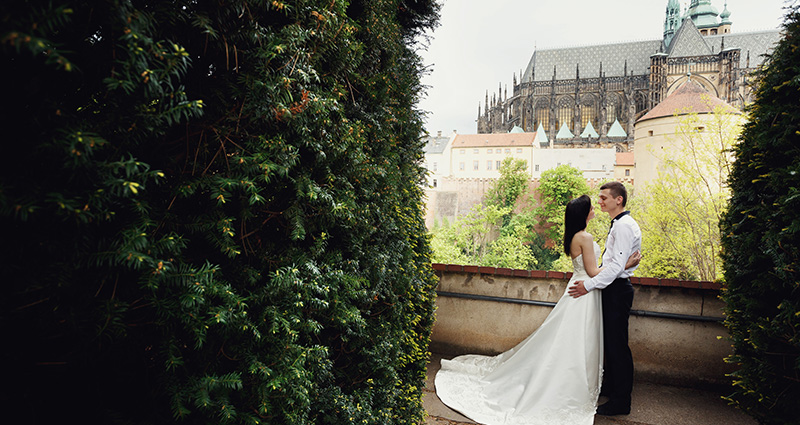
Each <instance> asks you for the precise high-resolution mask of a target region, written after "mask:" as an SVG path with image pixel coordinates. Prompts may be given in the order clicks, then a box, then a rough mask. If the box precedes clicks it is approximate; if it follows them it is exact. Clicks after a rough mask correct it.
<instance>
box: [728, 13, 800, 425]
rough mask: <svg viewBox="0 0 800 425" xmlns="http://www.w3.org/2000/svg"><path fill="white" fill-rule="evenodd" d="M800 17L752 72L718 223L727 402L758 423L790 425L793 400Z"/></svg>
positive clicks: (799, 384) (799, 310) (799, 249)
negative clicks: (750, 99) (730, 366)
mask: <svg viewBox="0 0 800 425" xmlns="http://www.w3.org/2000/svg"><path fill="white" fill-rule="evenodd" d="M798 64H800V12H798V9H797V6H794V7H792V8H790V9H789V10H788V13H787V17H786V21H785V24H784V30H783V37H782V40H781V41H780V42H779V44H778V45H777V46H776V48H775V50H774V51H773V53H772V54H771V55H770V57H769V58H768V59H767V61H766V63H765V67H764V68H763V69H762V70H761V71H760V74H759V79H758V86H757V90H756V100H755V102H754V103H753V104H752V105H751V106H750V107H748V114H749V121H748V123H747V124H746V125H745V127H744V131H743V133H742V136H741V139H740V141H739V143H738V145H737V146H736V147H735V149H734V154H735V162H734V164H733V168H732V170H731V175H730V184H731V189H732V192H733V196H732V198H731V203H730V208H729V210H728V212H727V214H726V215H725V217H724V219H723V220H722V222H721V233H722V245H723V260H724V265H725V281H726V288H725V290H724V291H723V298H724V300H725V302H726V304H727V306H726V316H727V318H726V321H725V324H726V325H727V327H728V329H729V330H730V334H731V340H732V342H733V347H734V354H733V355H732V356H731V357H730V358H729V359H728V360H729V361H730V362H731V363H734V364H736V365H737V370H736V372H734V373H733V375H732V377H733V385H734V388H735V392H734V393H733V394H732V395H731V396H730V397H729V399H730V400H731V401H732V402H733V403H734V404H735V405H737V406H738V407H740V408H741V409H743V410H744V411H745V412H747V413H748V414H750V415H752V416H753V417H755V418H756V419H758V421H759V422H760V423H762V424H798V423H800V421H799V420H798V418H799V417H800V416H798V413H797V402H798V401H799V400H800V189H799V188H800V144H799V143H798V140H800V130H799V129H800V105H799V104H798V102H797V99H798V95H800V69H798Z"/></svg>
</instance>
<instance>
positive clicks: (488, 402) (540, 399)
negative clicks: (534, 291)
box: [435, 195, 640, 425]
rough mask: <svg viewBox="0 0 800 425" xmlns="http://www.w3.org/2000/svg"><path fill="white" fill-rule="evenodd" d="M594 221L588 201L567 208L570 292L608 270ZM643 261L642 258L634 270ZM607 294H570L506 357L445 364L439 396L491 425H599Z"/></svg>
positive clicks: (475, 357) (439, 378) (633, 259)
mask: <svg viewBox="0 0 800 425" xmlns="http://www.w3.org/2000/svg"><path fill="white" fill-rule="evenodd" d="M592 218H594V209H593V208H592V202H591V199H590V198H589V197H588V196H587V195H583V196H581V197H579V198H576V199H573V200H571V201H570V202H569V203H568V204H567V208H566V211H565V220H564V225H565V229H564V251H565V252H566V253H567V254H568V255H570V256H571V257H572V267H573V275H572V279H570V281H569V284H567V288H568V287H569V286H570V285H571V284H572V282H574V281H576V280H581V279H584V280H585V279H588V278H590V277H593V276H595V275H596V274H597V273H599V272H600V270H601V269H600V268H599V267H598V266H597V258H598V257H599V256H600V247H599V246H598V245H597V243H596V242H594V240H593V239H592V235H591V234H589V233H587V232H586V230H585V229H586V225H587V223H588V222H589V220H591V219H592ZM639 258H640V257H639V253H638V252H637V253H634V254H633V255H632V256H631V258H629V259H628V264H627V266H626V268H627V267H632V266H633V265H635V264H637V263H638V262H639ZM601 292H602V291H591V292H589V293H588V294H587V295H585V296H583V297H580V298H572V297H570V296H569V295H567V292H566V290H565V291H564V294H563V295H562V297H561V299H560V300H559V301H558V303H557V304H556V306H555V307H554V308H553V310H552V311H551V312H550V314H549V315H548V316H547V319H545V321H544V322H543V323H542V325H541V326H540V327H539V328H538V329H537V330H536V331H534V332H533V333H532V334H531V335H530V336H528V337H527V338H525V339H524V340H523V341H522V342H520V343H519V344H517V346H516V347H514V348H512V349H510V350H508V351H506V352H505V353H501V354H498V355H497V356H494V357H488V356H479V355H464V356H459V357H456V358H454V359H452V360H446V359H442V367H441V369H440V370H439V372H438V373H437V374H436V378H435V386H436V393H437V395H438V396H439V398H440V399H441V400H442V402H444V403H445V404H446V405H448V406H450V407H451V408H453V409H455V410H457V411H459V412H461V413H463V414H464V415H466V416H467V417H469V418H470V419H472V420H475V421H477V422H479V423H482V424H486V425H512V424H520V425H521V424H525V425H531V424H542V425H557V424H564V425H581V424H592V423H593V422H594V415H595V410H596V408H597V399H598V396H599V393H600V384H601V381H602V372H603V315H602V304H601V298H600V297H601V296H602V295H601Z"/></svg>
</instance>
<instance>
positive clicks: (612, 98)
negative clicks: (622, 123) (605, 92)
mask: <svg viewBox="0 0 800 425" xmlns="http://www.w3.org/2000/svg"><path fill="white" fill-rule="evenodd" d="M620 108H621V105H620V102H619V99H617V96H616V95H615V94H611V95H609V96H608V98H607V99H606V124H608V125H609V126H611V124H614V121H615V120H616V119H618V118H619V109H620Z"/></svg>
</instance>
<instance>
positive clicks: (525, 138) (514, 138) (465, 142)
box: [453, 131, 536, 149]
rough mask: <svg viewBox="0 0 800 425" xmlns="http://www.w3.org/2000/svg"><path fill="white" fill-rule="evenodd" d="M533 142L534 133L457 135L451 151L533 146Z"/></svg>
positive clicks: (534, 138)
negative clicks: (457, 149)
mask: <svg viewBox="0 0 800 425" xmlns="http://www.w3.org/2000/svg"><path fill="white" fill-rule="evenodd" d="M534 140H536V132H535V131H534V132H533V133H487V134H457V135H456V138H455V140H453V149H456V148H483V147H494V146H503V147H518V146H533V142H534Z"/></svg>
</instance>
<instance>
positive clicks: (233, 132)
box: [0, 0, 439, 425]
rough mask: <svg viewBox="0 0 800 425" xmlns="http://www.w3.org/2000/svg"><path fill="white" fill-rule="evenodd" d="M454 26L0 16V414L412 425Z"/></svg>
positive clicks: (318, 16) (269, 9)
mask: <svg viewBox="0 0 800 425" xmlns="http://www.w3.org/2000/svg"><path fill="white" fill-rule="evenodd" d="M438 10H439V6H438V5H437V4H436V3H435V2H434V1H433V0H354V1H349V2H348V1H342V0H294V1H279V0H268V1H258V0H253V1H246V0H225V1H205V0H200V1H193V0H172V1H148V0H142V1H132V0H128V1H126V0H102V1H95V0H74V1H68V0H51V1H45V0H29V1H14V2H2V5H0V25H1V26H0V52H1V54H2V58H3V63H4V68H5V69H4V73H5V75H6V78H4V80H3V82H2V85H3V90H2V91H3V96H2V99H0V104H1V105H2V110H0V112H2V115H0V116H2V122H3V132H4V136H5V137H4V139H5V140H4V143H3V146H4V152H3V155H2V158H3V159H2V167H0V226H1V227H0V231H1V232H2V235H3V238H2V244H0V246H2V253H1V254H2V258H3V267H2V270H0V281H2V282H3V284H4V286H3V296H2V297H0V305H1V306H2V309H1V310H0V329H1V330H0V337H2V341H3V346H4V350H2V359H0V360H1V361H2V367H3V369H2V371H3V376H4V381H5V384H4V387H5V388H4V389H3V393H2V401H3V404H4V405H5V409H4V411H5V412H6V413H4V416H6V417H8V415H20V416H24V417H25V423H52V422H55V421H57V422H58V423H64V422H67V423H72V422H74V423H128V424H130V423H171V422H181V423H197V424H227V423H231V424H258V423H261V424H312V423H313V424H337V425H338V424H345V423H364V424H380V425H383V424H411V423H416V422H419V421H420V420H421V418H422V416H423V410H422V407H421V391H422V386H423V382H424V378H425V366H426V362H427V355H428V354H427V345H428V342H429V334H430V327H431V325H432V321H433V314H432V312H433V296H434V285H435V280H434V275H433V273H432V270H431V268H430V258H429V257H430V253H429V248H428V241H427V239H426V236H425V233H426V231H425V227H424V222H423V219H422V214H421V211H422V192H421V191H420V189H419V183H421V182H422V180H423V173H424V170H423V169H422V168H421V166H420V162H421V158H422V144H421V142H420V140H419V139H420V134H421V132H422V117H421V112H419V111H418V110H416V107H415V104H416V102H417V100H418V96H419V95H420V93H421V89H422V87H421V86H420V81H419V77H420V75H421V72H422V71H423V67H422V64H421V61H420V58H419V57H418V55H417V54H416V53H415V50H414V49H415V48H416V45H415V39H416V38H417V37H419V36H420V35H421V34H422V33H423V32H424V31H425V30H427V29H430V28H432V27H433V26H435V25H436V23H437V20H438ZM12 417H13V416H12Z"/></svg>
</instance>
